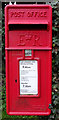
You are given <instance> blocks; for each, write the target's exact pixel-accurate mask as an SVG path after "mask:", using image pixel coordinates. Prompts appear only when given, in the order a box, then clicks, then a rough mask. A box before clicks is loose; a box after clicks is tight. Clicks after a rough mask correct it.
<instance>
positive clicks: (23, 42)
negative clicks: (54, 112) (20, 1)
mask: <svg viewBox="0 0 59 120" xmlns="http://www.w3.org/2000/svg"><path fill="white" fill-rule="evenodd" d="M51 31H52V10H51V7H50V6H49V5H8V6H6V8H5V51H6V99H7V102H6V104H7V107H6V108H7V113H8V114H9V115H49V114H50V113H51V110H50V109H49V104H51V79H52V65H51V64H52V62H51V61H52V42H51V41H52V32H51Z"/></svg>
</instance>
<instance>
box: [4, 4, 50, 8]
mask: <svg viewBox="0 0 59 120" xmlns="http://www.w3.org/2000/svg"><path fill="white" fill-rule="evenodd" d="M17 7H21V8H23V7H24V8H26V7H28V8H30V7H31V8H36V7H38V8H40V7H43V8H51V9H52V7H51V5H48V4H46V5H44V4H40V5H35V4H31V5H29V4H25V5H22V4H18V5H6V7H5V9H8V8H17Z"/></svg>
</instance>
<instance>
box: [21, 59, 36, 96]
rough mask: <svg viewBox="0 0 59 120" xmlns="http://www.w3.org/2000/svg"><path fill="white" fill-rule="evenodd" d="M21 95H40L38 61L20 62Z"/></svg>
mask: <svg viewBox="0 0 59 120" xmlns="http://www.w3.org/2000/svg"><path fill="white" fill-rule="evenodd" d="M19 68H20V69H19V74H20V95H37V94H38V67H37V61H36V60H21V61H19Z"/></svg>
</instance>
